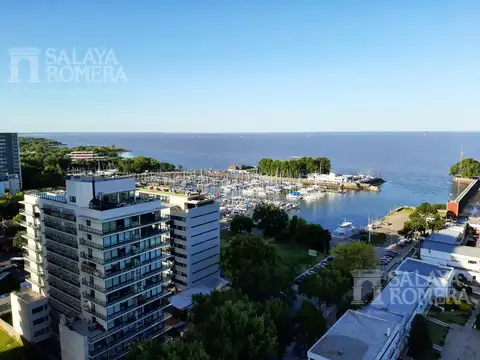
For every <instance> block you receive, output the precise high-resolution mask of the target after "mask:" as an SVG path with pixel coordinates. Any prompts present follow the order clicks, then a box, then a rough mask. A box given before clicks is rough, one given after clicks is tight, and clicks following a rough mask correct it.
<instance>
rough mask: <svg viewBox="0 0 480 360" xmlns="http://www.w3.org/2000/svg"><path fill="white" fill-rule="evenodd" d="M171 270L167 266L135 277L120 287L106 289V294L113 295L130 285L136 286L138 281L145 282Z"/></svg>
mask: <svg viewBox="0 0 480 360" xmlns="http://www.w3.org/2000/svg"><path fill="white" fill-rule="evenodd" d="M169 269H170V267H167V266H162V267H160V268H158V269H153V270H152V271H149V272H147V273H143V274H142V276H135V277H134V278H133V279H131V280H129V281H126V282H123V283H120V284H118V285H114V286H111V287H109V288H107V289H106V292H107V293H111V292H113V291H115V290H118V289H122V288H124V287H127V286H129V285H132V284H135V283H136V282H138V281H141V280H145V279H148V278H150V277H152V276H155V275H158V274H160V273H162V272H164V271H166V270H169Z"/></svg>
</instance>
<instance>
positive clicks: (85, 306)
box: [83, 305, 107, 321]
mask: <svg viewBox="0 0 480 360" xmlns="http://www.w3.org/2000/svg"><path fill="white" fill-rule="evenodd" d="M83 310H85V311H86V312H88V313H89V314H91V315H93V316H95V317H97V318H99V319H102V320H103V321H107V317H106V316H105V315H103V314H102V313H99V312H98V311H95V310H94V309H93V308H91V307H89V306H88V305H84V306H83Z"/></svg>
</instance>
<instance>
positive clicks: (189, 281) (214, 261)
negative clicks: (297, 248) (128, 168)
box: [138, 189, 220, 290]
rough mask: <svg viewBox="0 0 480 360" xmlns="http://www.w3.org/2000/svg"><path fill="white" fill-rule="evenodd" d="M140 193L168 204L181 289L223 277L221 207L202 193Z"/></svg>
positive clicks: (211, 282) (174, 270)
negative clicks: (221, 266) (221, 263)
mask: <svg viewBox="0 0 480 360" xmlns="http://www.w3.org/2000/svg"><path fill="white" fill-rule="evenodd" d="M138 193H139V195H140V196H143V197H146V198H154V199H158V200H161V201H162V202H163V203H164V204H165V205H166V206H167V207H168V214H169V217H170V230H171V238H172V246H173V248H172V251H173V255H174V268H173V273H174V281H175V284H176V286H177V288H178V289H179V290H184V289H186V288H192V287H197V286H200V285H204V284H212V285H213V287H216V286H217V285H216V281H217V280H218V279H219V277H220V264H219V263H220V207H219V204H218V203H217V202H215V201H214V200H213V199H208V198H206V197H205V196H204V195H202V194H200V193H190V194H186V193H175V192H163V191H157V190H155V189H139V190H138Z"/></svg>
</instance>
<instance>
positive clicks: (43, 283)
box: [25, 277, 45, 288]
mask: <svg viewBox="0 0 480 360" xmlns="http://www.w3.org/2000/svg"><path fill="white" fill-rule="evenodd" d="M25 280H26V281H28V282H30V283H32V284H35V285H37V286H38V287H39V288H44V287H45V282H44V281H43V280H42V279H41V278H40V279H39V280H35V279H32V277H28V278H25Z"/></svg>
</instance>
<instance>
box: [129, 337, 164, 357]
mask: <svg viewBox="0 0 480 360" xmlns="http://www.w3.org/2000/svg"><path fill="white" fill-rule="evenodd" d="M161 348H162V344H161V343H159V342H156V341H152V340H142V341H138V342H136V343H135V344H134V345H133V346H132V347H131V349H130V352H129V353H128V355H127V360H157V359H158V360H160V359H161V357H160V356H161V355H160V354H161Z"/></svg>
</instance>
